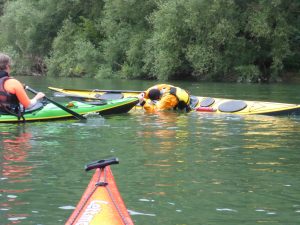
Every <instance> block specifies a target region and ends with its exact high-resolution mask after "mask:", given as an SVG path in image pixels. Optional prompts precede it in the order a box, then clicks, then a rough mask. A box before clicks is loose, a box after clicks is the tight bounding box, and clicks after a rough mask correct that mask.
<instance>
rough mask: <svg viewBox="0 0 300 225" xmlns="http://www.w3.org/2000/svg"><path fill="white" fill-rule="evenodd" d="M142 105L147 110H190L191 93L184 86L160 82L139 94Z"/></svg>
mask: <svg viewBox="0 0 300 225" xmlns="http://www.w3.org/2000/svg"><path fill="white" fill-rule="evenodd" d="M138 97H139V101H140V105H141V106H143V108H144V110H145V111H146V112H157V111H162V110H168V109H181V110H182V109H185V110H186V111H190V106H189V104H190V95H189V93H188V92H187V91H185V90H184V89H182V88H179V87H175V86H173V85H169V84H158V85H155V86H153V87H150V88H148V89H147V90H146V91H145V92H143V93H141V94H140V95H139V96H138Z"/></svg>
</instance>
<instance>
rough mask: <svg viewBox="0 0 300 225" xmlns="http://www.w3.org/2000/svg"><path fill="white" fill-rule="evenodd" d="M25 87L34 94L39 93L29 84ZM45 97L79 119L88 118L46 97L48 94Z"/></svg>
mask: <svg viewBox="0 0 300 225" xmlns="http://www.w3.org/2000/svg"><path fill="white" fill-rule="evenodd" d="M25 89H26V90H28V91H30V92H32V93H33V94H37V93H38V92H37V91H36V90H34V89H32V88H30V87H28V86H26V87H25ZM44 98H45V99H47V101H49V102H51V103H53V104H54V105H56V106H57V107H59V108H61V109H62V110H64V111H66V112H68V113H70V114H71V115H73V116H74V117H75V118H77V119H79V120H86V118H85V117H84V116H82V115H80V114H79V113H77V112H74V111H73V110H71V109H68V108H67V107H65V106H63V105H61V104H59V103H58V102H55V101H53V100H51V99H50V98H48V97H46V96H44Z"/></svg>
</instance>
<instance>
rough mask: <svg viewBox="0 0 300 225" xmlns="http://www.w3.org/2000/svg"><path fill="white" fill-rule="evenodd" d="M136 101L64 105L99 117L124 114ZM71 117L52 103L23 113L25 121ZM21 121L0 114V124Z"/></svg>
mask: <svg viewBox="0 0 300 225" xmlns="http://www.w3.org/2000/svg"><path fill="white" fill-rule="evenodd" d="M137 103H138V99H137V98H135V97H133V98H124V99H118V100H108V101H105V103H102V104H99V103H98V104H97V105H96V104H95V105H94V104H86V103H82V102H78V101H71V102H68V103H66V104H64V106H65V107H67V108H68V109H70V110H72V111H74V112H76V113H78V114H80V115H85V114H89V113H98V114H100V115H109V114H116V113H126V112H128V111H130V110H131V109H132V108H133V107H134V106H135V105H136V104H137ZM72 118H74V116H73V115H71V114H69V113H68V112H66V111H65V110H63V109H61V108H59V107H57V106H56V105H54V104H53V103H48V104H41V105H40V106H39V107H37V108H35V109H31V110H28V111H25V113H24V119H25V122H26V121H44V120H58V119H72ZM22 121H23V120H22V119H20V120H18V117H16V116H14V115H11V114H7V113H4V112H0V123H6V122H9V123H12V122H22Z"/></svg>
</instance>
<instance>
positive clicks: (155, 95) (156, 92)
mask: <svg viewBox="0 0 300 225" xmlns="http://www.w3.org/2000/svg"><path fill="white" fill-rule="evenodd" d="M148 96H149V98H150V99H151V100H158V99H159V98H160V91H159V90H158V89H157V88H153V89H150V90H149V93H148Z"/></svg>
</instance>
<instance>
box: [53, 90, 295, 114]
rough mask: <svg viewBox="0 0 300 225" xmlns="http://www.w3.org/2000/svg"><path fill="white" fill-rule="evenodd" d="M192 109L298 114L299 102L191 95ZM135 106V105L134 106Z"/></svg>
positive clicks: (113, 93)
mask: <svg viewBox="0 0 300 225" xmlns="http://www.w3.org/2000/svg"><path fill="white" fill-rule="evenodd" d="M49 89H51V90H53V91H55V92H56V93H60V94H64V96H68V97H71V98H72V97H74V98H75V97H76V98H77V99H80V98H81V99H85V100H88V99H90V100H92V99H93V100H95V99H109V98H111V99H118V98H126V97H137V96H138V94H139V93H141V92H140V91H131V90H97V89H94V90H76V89H61V88H54V87H49ZM191 102H192V105H193V109H194V110H195V111H198V112H214V113H233V114H239V115H256V114H262V115H283V116H289V115H300V105H299V104H289V103H277V102H264V101H248V100H234V99H225V98H213V97H202V96H192V97H191ZM135 108H136V107H135Z"/></svg>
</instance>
